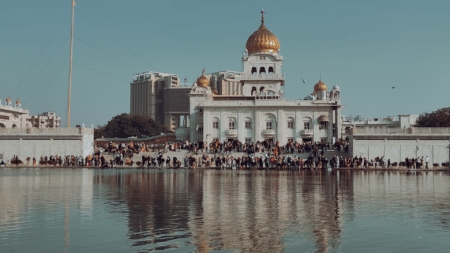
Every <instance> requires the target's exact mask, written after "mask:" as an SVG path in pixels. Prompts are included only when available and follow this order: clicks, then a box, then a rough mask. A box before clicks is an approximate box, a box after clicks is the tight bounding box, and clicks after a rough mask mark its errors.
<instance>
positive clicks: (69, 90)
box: [67, 0, 75, 127]
mask: <svg viewBox="0 0 450 253" xmlns="http://www.w3.org/2000/svg"><path fill="white" fill-rule="evenodd" d="M74 13H75V0H72V26H71V30H70V60H69V88H68V90H67V127H70V97H71V90H72V52H73V25H74Z"/></svg>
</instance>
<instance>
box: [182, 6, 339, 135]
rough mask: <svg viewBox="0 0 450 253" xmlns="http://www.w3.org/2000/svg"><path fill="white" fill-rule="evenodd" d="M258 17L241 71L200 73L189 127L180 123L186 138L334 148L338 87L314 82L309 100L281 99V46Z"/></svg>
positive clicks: (191, 105)
mask: <svg viewBox="0 0 450 253" xmlns="http://www.w3.org/2000/svg"><path fill="white" fill-rule="evenodd" d="M261 13H262V19H261V25H260V27H259V28H258V29H257V30H256V31H255V32H254V33H253V34H252V35H250V37H249V38H248V40H247V43H246V50H245V54H244V56H243V57H242V62H243V72H233V71H223V72H216V73H213V74H210V75H206V74H205V71H204V70H203V73H202V75H201V76H200V77H199V78H198V79H197V81H196V83H195V84H194V86H193V87H192V90H191V92H190V93H189V97H190V100H189V103H190V105H189V108H190V109H189V110H190V112H189V123H188V122H187V121H188V120H186V119H185V125H189V131H186V134H188V135H189V138H187V139H189V140H190V141H191V142H198V143H204V142H207V143H210V142H211V141H213V140H220V141H221V142H223V141H226V140H239V141H241V142H256V141H263V140H268V141H273V142H276V141H279V142H280V143H287V142H288V141H298V142H302V141H314V142H316V141H318V142H330V143H333V142H334V141H336V140H338V139H339V138H340V137H341V122H340V119H341V108H342V105H341V101H340V92H341V91H340V88H339V87H338V86H334V87H333V88H332V89H331V90H329V89H328V87H327V85H326V84H325V83H324V82H322V80H319V81H318V82H317V84H316V85H315V86H314V90H313V92H312V93H311V95H309V96H307V97H305V98H304V99H301V100H300V99H299V100H288V99H286V98H285V96H284V91H283V88H284V85H285V78H284V73H283V72H282V66H283V56H282V55H281V54H280V43H279V41H278V39H277V37H276V36H275V35H274V34H273V33H272V32H270V31H269V30H268V29H267V28H266V26H265V20H264V12H263V11H262V12H261ZM298 82H301V80H298ZM291 85H295V84H291ZM311 88H313V87H311ZM186 130H187V129H186ZM182 131H183V130H182V129H180V130H179V132H182ZM187 132H188V133H187Z"/></svg>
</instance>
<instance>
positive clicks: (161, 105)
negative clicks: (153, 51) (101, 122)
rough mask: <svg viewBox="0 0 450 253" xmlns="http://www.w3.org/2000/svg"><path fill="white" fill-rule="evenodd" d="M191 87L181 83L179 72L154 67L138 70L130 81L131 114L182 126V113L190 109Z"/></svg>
mask: <svg viewBox="0 0 450 253" xmlns="http://www.w3.org/2000/svg"><path fill="white" fill-rule="evenodd" d="M189 91H190V87H182V86H180V80H179V78H178V75H176V74H169V73H163V72H152V71H149V72H144V73H139V74H136V75H134V76H133V82H131V83H130V115H147V116H150V118H152V119H153V120H155V121H157V122H159V123H160V124H162V125H164V126H165V127H167V129H170V130H172V131H175V129H177V128H178V127H180V122H181V120H180V117H181V116H184V115H187V114H188V113H189V109H188V106H189V97H188V96H187V93H189ZM175 101H176V102H175Z"/></svg>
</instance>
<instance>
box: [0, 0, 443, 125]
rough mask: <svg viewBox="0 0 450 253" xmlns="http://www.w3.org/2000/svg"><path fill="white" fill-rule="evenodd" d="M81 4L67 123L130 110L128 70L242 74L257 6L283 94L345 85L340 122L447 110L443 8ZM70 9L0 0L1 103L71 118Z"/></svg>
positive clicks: (437, 4) (343, 2) (385, 2)
mask: <svg viewBox="0 0 450 253" xmlns="http://www.w3.org/2000/svg"><path fill="white" fill-rule="evenodd" d="M76 2H77V3H76V9H75V39H74V60H73V61H74V66H73V90H72V91H73V92H72V94H73V95H72V101H73V102H72V125H75V124H81V123H85V124H86V125H91V124H93V125H94V126H96V125H102V124H106V123H107V122H108V120H109V119H111V117H113V116H115V115H117V114H120V113H123V112H127V113H128V112H129V97H130V96H129V83H130V81H131V80H132V76H133V74H135V73H139V72H144V71H148V70H153V71H163V72H170V73H176V74H178V75H179V76H180V78H187V79H188V82H189V83H192V82H193V81H194V80H195V79H196V78H197V77H198V76H199V75H200V74H201V69H202V68H206V71H207V72H213V71H218V70H223V69H229V70H238V71H239V70H241V55H242V52H243V51H244V49H245V43H246V41H247V38H248V37H249V36H250V35H251V34H252V33H253V32H254V31H255V30H256V29H257V28H258V26H259V24H260V11H261V8H264V10H265V11H266V26H267V27H268V29H270V30H271V31H272V32H273V33H274V34H275V35H276V36H277V37H278V39H279V41H280V44H281V54H282V55H283V57H284V72H285V73H286V86H285V91H286V94H287V98H289V99H297V98H299V97H303V96H305V95H308V94H310V93H311V91H312V89H313V85H314V84H315V83H316V82H317V81H318V80H319V76H320V74H321V75H322V80H323V81H324V82H325V83H327V84H328V87H329V88H331V87H332V86H333V85H339V86H340V87H341V91H342V103H343V104H345V105H346V107H345V108H344V109H343V114H344V115H347V116H349V115H353V116H356V115H358V114H359V115H361V116H365V117H372V116H375V117H381V116H387V115H398V114H407V113H411V114H419V113H423V112H430V111H434V110H436V109H438V108H442V107H447V106H449V103H448V100H449V95H450V85H449V73H450V71H449V70H450V46H449V45H450V12H449V10H450V1H448V0H447V1H437V0H430V1H423V0H422V1H418V0H404V1H400V0H398V1H397V0H379V1H361V0H352V1H350V0H340V1H335V0H328V1H312V0H311V1H299V0H295V1H266V0H258V1H234V0H227V1H220V2H219V1H206V0H205V1H196V0H191V1H149V0H133V1H117V0H96V1H88V0H77V1H76ZM70 8H71V0H64V1H63V0H46V1H31V0H21V1H3V2H2V4H1V8H0V24H1V25H0V98H1V99H2V103H4V101H5V98H6V97H7V96H8V95H9V96H11V98H12V99H13V100H15V99H16V98H20V99H21V101H22V106H23V108H26V109H30V111H31V113H33V114H36V113H40V112H44V111H55V112H56V113H57V114H58V115H60V116H62V118H63V120H64V122H65V121H66V104H67V102H66V101H67V80H68V66H67V65H68V61H69V36H70ZM111 36H112V37H113V38H112V37H111ZM46 46H47V47H46ZM44 48H45V50H44ZM301 77H303V78H306V79H307V83H306V84H303V83H302V82H301V80H300V78H301ZM393 86H395V87H396V88H395V89H392V87H393Z"/></svg>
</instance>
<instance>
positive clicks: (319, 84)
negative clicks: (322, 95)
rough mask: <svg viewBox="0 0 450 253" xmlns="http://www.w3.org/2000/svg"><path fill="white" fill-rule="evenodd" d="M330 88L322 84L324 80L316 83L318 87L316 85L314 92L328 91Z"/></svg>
mask: <svg viewBox="0 0 450 253" xmlns="http://www.w3.org/2000/svg"><path fill="white" fill-rule="evenodd" d="M327 90H328V87H327V85H326V84H325V83H324V82H322V80H319V82H317V83H316V85H314V91H327Z"/></svg>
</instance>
